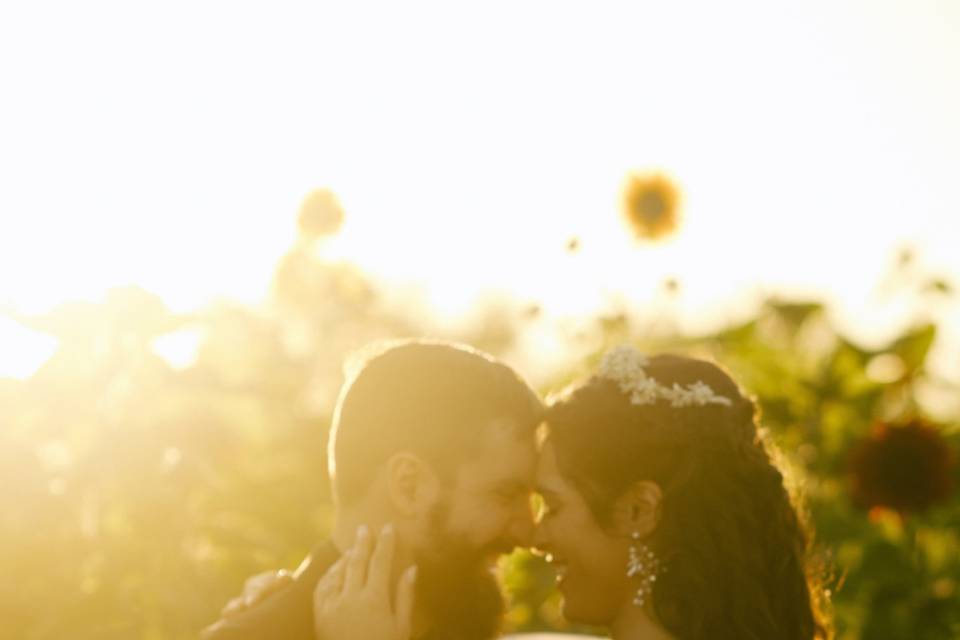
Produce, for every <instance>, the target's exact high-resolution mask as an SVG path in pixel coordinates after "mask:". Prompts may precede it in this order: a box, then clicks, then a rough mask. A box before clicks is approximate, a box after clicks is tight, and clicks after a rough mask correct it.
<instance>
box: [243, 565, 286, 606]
mask: <svg viewBox="0 0 960 640" xmlns="http://www.w3.org/2000/svg"><path fill="white" fill-rule="evenodd" d="M292 582H293V575H292V574H291V573H290V572H289V571H286V570H280V571H277V572H276V573H275V575H274V576H273V580H272V581H270V582H267V583H266V584H264V586H263V588H262V589H260V590H259V591H258V592H256V593H253V594H250V595H248V596H247V598H246V604H247V606H253V605H255V604H257V603H258V602H263V601H264V600H266V599H267V598H269V597H270V596H272V595H273V594H275V593H277V592H279V591H283V589H284V588H286V587H287V586H288V585H289V584H291V583H292Z"/></svg>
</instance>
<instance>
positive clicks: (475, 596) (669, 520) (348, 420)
mask: <svg viewBox="0 0 960 640" xmlns="http://www.w3.org/2000/svg"><path fill="white" fill-rule="evenodd" d="M755 418H756V408H755V406H754V404H753V402H751V400H750V399H748V398H746V397H745V396H744V395H743V394H742V393H741V391H740V390H739V389H738V387H737V385H736V383H735V382H734V381H733V380H732V379H731V378H730V377H729V376H728V375H727V374H726V373H724V371H722V370H721V369H720V368H719V367H717V366H716V365H714V364H711V363H709V362H705V361H701V360H696V359H692V358H686V357H681V356H673V355H660V356H655V357H652V358H649V359H648V358H646V357H644V356H643V355H642V354H640V353H639V352H637V351H636V350H634V349H632V348H630V347H619V348H617V349H614V350H613V351H611V352H610V353H608V354H607V355H606V357H605V358H604V359H603V361H602V362H601V364H600V366H599V368H598V370H597V371H596V372H595V373H594V374H593V375H592V376H590V377H589V378H588V379H586V380H585V381H583V382H581V383H579V384H577V385H575V386H573V387H572V388H571V389H569V390H568V391H566V392H565V393H564V394H562V395H560V396H559V397H558V398H556V399H554V400H552V401H551V402H549V403H548V404H547V406H546V407H544V406H543V405H542V404H541V402H540V401H539V399H538V398H537V396H536V394H535V393H534V392H533V391H532V390H531V389H530V387H529V386H528V385H527V384H526V383H525V382H524V381H523V380H522V379H521V378H520V377H519V376H518V375H517V373H516V372H514V371H513V370H512V369H510V368H509V367H507V366H506V365H505V364H503V363H501V362H499V361H497V360H495V359H493V358H492V357H490V356H488V355H486V354H483V353H480V352H478V351H475V350H473V349H470V348H468V347H464V346H460V345H454V344H449V343H442V342H427V341H409V342H403V343H398V344H394V345H392V346H390V347H388V348H386V349H382V350H380V351H379V352H377V353H375V354H371V355H369V356H368V357H367V359H366V360H365V361H364V362H363V363H361V366H360V368H359V370H358V371H357V372H356V373H355V374H354V375H352V376H350V378H349V379H348V381H347V383H346V384H345V386H344V389H343V390H342V392H341V394H340V397H339V399H338V402H337V406H336V409H335V412H334V416H333V425H332V430H331V433H330V443H329V460H328V464H329V471H330V474H331V478H332V479H333V488H334V502H335V506H336V521H335V525H334V530H333V533H332V535H331V538H330V539H329V540H328V541H327V542H324V543H323V544H321V545H320V546H318V547H317V548H316V549H314V551H313V552H312V553H311V554H310V556H309V557H308V558H307V559H306V560H304V562H303V563H302V564H301V566H300V567H299V568H298V569H297V570H296V572H294V573H293V574H283V573H281V574H278V575H276V576H274V577H273V578H272V579H271V580H270V581H269V582H268V583H267V584H266V585H261V586H260V587H259V588H257V587H255V586H254V587H253V588H252V589H251V590H250V592H248V593H246V594H245V597H243V596H242V597H241V598H239V599H235V600H234V601H231V604H230V605H228V607H227V608H225V610H224V614H223V617H222V618H221V619H220V620H219V621H217V622H216V623H215V624H214V625H213V626H211V627H209V628H208V629H207V630H206V631H205V632H204V636H203V637H204V639H205V640H266V639H268V638H276V639H280V640H299V639H301V638H303V639H310V638H318V639H319V640H351V639H353V638H357V639H362V640H394V639H397V640H407V638H412V639H414V640H427V639H431V640H432V639H436V640H485V639H488V638H493V637H495V636H496V635H497V630H498V624H499V621H500V618H501V614H502V613H503V610H504V602H503V596H502V595H501V592H500V590H499V587H498V585H497V582H496V580H495V579H494V577H493V574H492V572H491V568H492V566H493V564H494V563H495V561H496V559H497V557H498V556H499V555H500V554H504V553H508V552H510V551H511V550H512V549H514V548H515V547H517V546H532V547H533V548H534V549H537V550H540V551H542V552H543V553H544V554H545V555H546V557H547V559H548V560H549V561H550V562H552V563H553V564H554V565H555V566H556V568H557V574H558V586H559V590H560V591H561V593H562V595H563V613H564V615H565V616H566V617H567V618H568V619H569V620H571V621H573V622H577V623H583V624H588V625H593V626H598V627H605V628H606V629H608V630H609V633H610V635H611V637H612V638H614V639H616V640H634V639H636V640H646V639H662V638H673V639H675V640H694V639H706V638H710V639H711V640H718V639H726V638H730V639H733V638H737V639H756V640H772V639H778V640H793V639H796V640H801V639H802V640H811V639H814V638H827V637H828V636H829V631H828V629H827V623H826V622H825V618H824V616H823V615H822V613H821V611H820V605H821V601H822V599H823V591H822V588H821V587H820V586H819V585H818V584H817V582H816V580H815V578H814V577H813V576H811V575H810V572H808V570H807V552H808V538H807V533H806V530H805V527H804V525H803V523H802V521H801V519H800V517H799V516H798V513H797V511H796V509H795V507H794V505H793V504H792V502H791V499H790V497H789V495H788V493H787V491H786V489H785V488H784V482H783V477H782V476H781V473H780V471H779V470H778V469H777V467H776V465H775V464H774V463H773V462H772V461H771V458H770V455H769V453H768V450H767V448H766V446H765V444H764V442H763V441H762V440H761V437H760V435H759V434H758V430H757V426H756V420H755ZM541 425H542V427H541ZM531 490H535V491H536V492H537V493H538V494H540V496H541V498H542V503H543V505H544V508H543V511H542V513H541V514H540V516H539V518H538V521H537V522H534V518H533V517H532V514H531V510H530V492H531Z"/></svg>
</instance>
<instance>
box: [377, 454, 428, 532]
mask: <svg viewBox="0 0 960 640" xmlns="http://www.w3.org/2000/svg"><path fill="white" fill-rule="evenodd" d="M387 493H388V495H389V497H390V503H391V504H392V506H393V508H394V509H396V510H397V513H398V514H399V515H401V516H412V517H420V516H423V515H425V514H426V513H427V512H428V511H429V510H430V508H431V507H432V506H433V505H434V504H435V503H436V501H437V497H438V495H439V493H440V479H439V478H438V477H437V474H436V472H435V471H434V470H433V468H432V467H431V466H430V465H429V464H427V463H426V462H425V461H424V460H423V458H421V457H420V456H418V455H416V454H414V453H410V452H408V451H401V452H399V453H395V454H393V455H392V456H390V459H389V460H387Z"/></svg>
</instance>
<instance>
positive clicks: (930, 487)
mask: <svg viewBox="0 0 960 640" xmlns="http://www.w3.org/2000/svg"><path fill="white" fill-rule="evenodd" d="M954 461H955V460H954V453H953V451H952V450H951V448H950V445H949V444H948V443H947V441H946V440H945V439H944V438H943V436H942V435H941V433H940V430H939V429H937V428H936V427H934V426H932V425H930V424H927V423H926V422H924V421H922V420H919V419H915V420H911V421H908V422H905V423H901V424H884V423H881V424H878V425H876V426H875V427H874V429H873V432H872V433H871V434H870V436H869V437H867V438H865V439H864V440H862V441H861V442H859V443H858V444H857V445H856V446H855V447H854V448H853V450H852V451H851V456H850V479H851V490H852V494H853V499H854V502H856V503H857V504H858V505H859V506H861V507H864V508H866V509H871V508H873V507H887V508H889V509H895V510H897V511H899V512H901V513H904V512H910V511H912V512H917V511H923V510H925V509H927V508H929V507H930V506H932V505H934V504H936V503H938V502H942V501H943V500H946V499H947V498H948V497H949V496H950V491H951V489H952V487H951V473H952V467H953V464H954Z"/></svg>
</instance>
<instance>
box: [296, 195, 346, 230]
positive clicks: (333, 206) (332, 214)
mask: <svg viewBox="0 0 960 640" xmlns="http://www.w3.org/2000/svg"><path fill="white" fill-rule="evenodd" d="M342 224H343V207H342V206H340V201H339V200H338V199H337V196H336V195H335V194H334V193H333V191H331V190H330V189H316V190H314V191H311V192H310V193H308V194H307V197H306V198H304V199H303V202H302V203H301V204H300V214H299V215H298V217H297V228H298V229H299V231H300V235H301V237H303V238H305V239H307V240H316V239H317V238H321V237H323V236H331V235H333V234H335V233H337V232H338V231H339V230H340V226H341V225H342Z"/></svg>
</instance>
